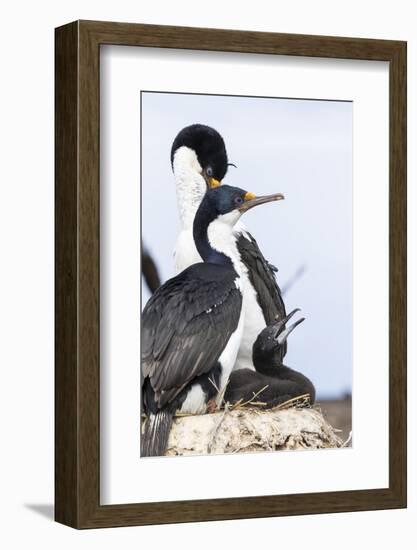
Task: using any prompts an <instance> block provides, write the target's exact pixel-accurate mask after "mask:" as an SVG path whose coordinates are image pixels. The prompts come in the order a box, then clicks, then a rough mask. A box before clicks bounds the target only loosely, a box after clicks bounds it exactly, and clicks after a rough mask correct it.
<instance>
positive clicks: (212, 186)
mask: <svg viewBox="0 0 417 550" xmlns="http://www.w3.org/2000/svg"><path fill="white" fill-rule="evenodd" d="M221 184H222V182H221V181H219V180H216V178H209V187H210V189H215V188H216V187H219V186H220V185H221Z"/></svg>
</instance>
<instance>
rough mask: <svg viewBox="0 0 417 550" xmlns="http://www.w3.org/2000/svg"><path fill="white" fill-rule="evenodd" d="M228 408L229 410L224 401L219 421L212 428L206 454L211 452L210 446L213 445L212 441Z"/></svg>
mask: <svg viewBox="0 0 417 550" xmlns="http://www.w3.org/2000/svg"><path fill="white" fill-rule="evenodd" d="M228 410H229V406H228V403H226V404H225V406H224V411H223V414H222V415H221V417H220V419H219V421H218V422H217V425H216V427H215V428H214V430H213V431H212V433H211V437H210V441H209V442H208V444H207V454H210V453H211V448H212V446H213V443H214V440H215V438H216V435H217V432H218V431H219V428H220V425H221V423H222V422H223V420H224V417H225V416H226V413H227V412H228Z"/></svg>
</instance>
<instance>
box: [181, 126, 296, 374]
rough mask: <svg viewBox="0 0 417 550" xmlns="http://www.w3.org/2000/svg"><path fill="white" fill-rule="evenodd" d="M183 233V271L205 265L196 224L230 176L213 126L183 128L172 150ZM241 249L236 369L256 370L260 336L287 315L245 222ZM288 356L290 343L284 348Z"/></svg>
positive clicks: (238, 238)
mask: <svg viewBox="0 0 417 550" xmlns="http://www.w3.org/2000/svg"><path fill="white" fill-rule="evenodd" d="M171 163H172V168H173V172H174V176H175V181H176V191H177V202H178V210H179V217H180V224H181V229H180V233H179V236H178V239H177V242H176V247H175V267H176V270H177V272H180V271H182V270H183V269H185V268H186V267H188V266H190V265H192V264H194V263H196V262H199V261H201V257H200V255H199V253H198V251H197V248H196V246H195V243H194V240H193V233H192V227H193V220H194V216H195V213H196V211H197V208H198V207H199V205H200V203H201V200H202V199H203V196H204V193H205V192H206V189H207V188H210V187H217V186H219V185H220V183H221V181H222V179H223V178H224V176H225V175H226V172H227V168H228V165H229V164H230V163H228V158H227V152H226V147H225V144H224V141H223V138H222V136H221V135H220V134H219V133H218V132H217V131H216V130H215V129H214V128H211V127H209V126H204V125H202V124H193V125H191V126H187V127H186V128H183V129H182V130H181V131H180V132H179V134H178V135H177V137H176V138H175V140H174V142H173V144H172V149H171ZM230 239H231V241H232V244H233V246H235V247H236V248H237V251H238V255H237V261H238V264H239V269H240V271H241V273H242V274H241V281H242V289H243V310H244V311H245V321H244V327H243V337H242V340H241V345H240V348H239V352H238V356H237V360H236V364H235V368H236V369H238V368H250V369H253V368H254V366H253V362H252V347H253V344H254V342H255V340H256V338H257V336H258V334H259V333H260V332H261V331H262V330H263V329H264V328H265V327H266V326H267V325H269V324H270V323H272V322H274V320H275V319H283V318H284V317H285V315H286V312H285V306H284V302H283V300H282V297H281V291H280V289H279V287H278V284H277V281H276V278H275V273H274V272H275V271H276V268H274V267H273V266H272V265H271V264H269V263H268V262H267V260H266V259H265V258H264V256H263V254H262V252H261V250H260V249H259V247H258V244H257V242H256V240H255V239H254V238H253V236H252V235H251V234H250V233H249V232H248V231H247V230H246V228H245V226H244V225H243V224H242V223H241V222H240V221H239V222H237V224H236V225H235V227H234V231H233V233H232V234H231V235H230ZM283 351H284V353H285V351H286V343H285V344H284V345H283Z"/></svg>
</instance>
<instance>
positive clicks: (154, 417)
mask: <svg viewBox="0 0 417 550" xmlns="http://www.w3.org/2000/svg"><path fill="white" fill-rule="evenodd" d="M172 420H173V414H172V411H170V410H166V409H164V410H161V411H158V412H157V413H156V414H150V415H149V416H148V418H147V419H146V423H145V429H144V432H143V434H142V437H141V446H140V455H141V456H142V457H144V456H163V455H164V454H165V451H166V448H167V444H168V437H169V432H170V431H171V426H172Z"/></svg>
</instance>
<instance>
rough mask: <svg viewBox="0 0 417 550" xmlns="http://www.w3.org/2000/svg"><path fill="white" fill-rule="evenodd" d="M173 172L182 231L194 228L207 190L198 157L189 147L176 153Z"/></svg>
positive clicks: (182, 148) (183, 147)
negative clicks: (196, 216)
mask: <svg viewBox="0 0 417 550" xmlns="http://www.w3.org/2000/svg"><path fill="white" fill-rule="evenodd" d="M173 170H174V176H175V182H176V188H177V203H178V213H179V217H180V222H181V227H182V229H189V228H192V226H193V222H194V217H195V214H196V212H197V209H198V207H199V206H200V203H201V201H202V200H203V197H204V194H205V192H206V189H207V185H206V182H205V180H204V178H203V176H202V175H201V172H202V168H201V166H200V163H199V162H198V159H197V155H196V154H195V152H194V151H193V150H192V149H190V148H189V147H185V146H182V147H180V148H179V149H177V151H175V154H174V159H173Z"/></svg>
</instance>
